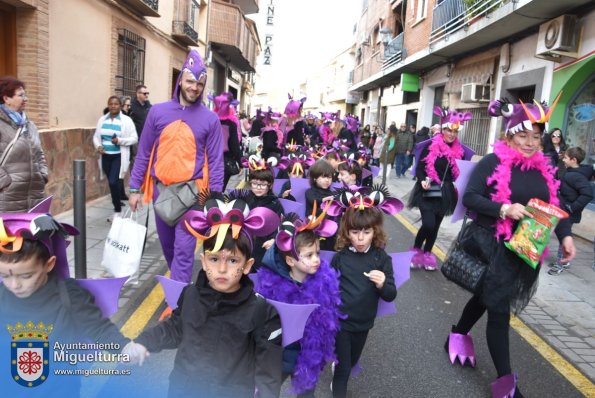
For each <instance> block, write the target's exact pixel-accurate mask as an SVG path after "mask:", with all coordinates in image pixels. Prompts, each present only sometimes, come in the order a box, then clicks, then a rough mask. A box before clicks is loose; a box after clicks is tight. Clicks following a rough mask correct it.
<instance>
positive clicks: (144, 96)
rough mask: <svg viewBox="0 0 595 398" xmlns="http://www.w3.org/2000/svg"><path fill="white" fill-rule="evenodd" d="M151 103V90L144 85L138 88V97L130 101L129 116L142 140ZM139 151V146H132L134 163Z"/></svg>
mask: <svg viewBox="0 0 595 398" xmlns="http://www.w3.org/2000/svg"><path fill="white" fill-rule="evenodd" d="M151 106H152V105H151V102H149V90H148V89H147V86H145V85H144V84H139V85H138V86H136V97H135V98H133V99H132V100H131V101H130V109H129V110H128V113H129V116H130V117H131V118H132V121H133V122H134V127H135V128H136V134H137V135H138V139H139V140H140V137H141V134H142V133H143V128H145V121H146V120H147V115H148V114H149V109H151ZM137 150H138V147H137V145H133V146H132V151H131V153H130V155H131V160H132V161H133V162H134V158H135V157H136V152H137Z"/></svg>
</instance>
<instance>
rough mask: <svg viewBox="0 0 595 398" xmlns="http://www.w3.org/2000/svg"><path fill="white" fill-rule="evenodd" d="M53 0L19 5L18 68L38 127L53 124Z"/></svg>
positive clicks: (28, 106) (29, 111)
mask: <svg viewBox="0 0 595 398" xmlns="http://www.w3.org/2000/svg"><path fill="white" fill-rule="evenodd" d="M48 1H49V0H37V2H36V6H37V8H17V25H16V28H17V70H18V71H19V72H18V76H17V78H18V79H19V80H22V81H23V82H24V83H25V85H26V91H27V96H28V98H29V101H28V104H27V114H28V115H29V117H30V118H31V119H32V120H35V123H36V125H37V127H38V128H40V129H43V128H47V127H48V126H49V113H48V110H49V102H48V101H49V95H48V94H49V84H48V81H49V14H48V12H49V5H48Z"/></svg>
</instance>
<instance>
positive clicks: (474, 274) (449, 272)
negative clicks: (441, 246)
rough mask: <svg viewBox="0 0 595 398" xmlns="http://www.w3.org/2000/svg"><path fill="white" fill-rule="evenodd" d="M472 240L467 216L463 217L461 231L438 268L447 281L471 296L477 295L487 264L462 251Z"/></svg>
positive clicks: (472, 234)
mask: <svg viewBox="0 0 595 398" xmlns="http://www.w3.org/2000/svg"><path fill="white" fill-rule="evenodd" d="M473 239H474V233H473V231H472V230H471V229H470V228H469V227H468V225H467V216H465V219H464V220H463V226H462V227H461V231H460V232H459V235H458V236H457V239H456V241H455V242H454V243H453V245H452V247H451V248H450V250H449V252H448V258H447V259H446V261H444V263H443V264H442V267H440V271H442V274H443V275H444V276H445V277H446V279H448V280H449V281H452V282H454V283H456V284H457V285H459V286H460V287H462V288H463V289H465V290H467V291H469V292H471V293H473V294H479V293H481V289H482V286H483V279H484V277H485V274H486V272H487V270H488V266H489V264H488V263H487V262H484V261H483V260H482V259H480V258H479V257H477V256H475V255H473V254H469V253H468V252H466V251H465V250H464V248H465V246H466V243H467V242H469V241H470V240H473ZM480 245H481V244H480Z"/></svg>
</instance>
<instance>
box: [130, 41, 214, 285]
mask: <svg viewBox="0 0 595 398" xmlns="http://www.w3.org/2000/svg"><path fill="white" fill-rule="evenodd" d="M206 78H207V73H206V68H205V66H204V63H203V61H202V59H201V57H200V55H199V54H198V53H197V52H196V51H194V50H192V51H190V54H188V58H187V59H186V62H184V65H183V66H182V73H180V76H179V77H178V81H177V82H176V88H175V91H174V95H173V98H172V99H171V100H170V101H167V102H163V103H160V104H156V105H154V106H153V107H152V108H151V110H150V111H149V114H148V115H147V120H146V122H145V127H144V128H143V132H142V135H141V139H140V141H139V145H138V153H137V155H136V160H135V162H134V168H133V169H132V176H131V178H130V192H131V195H130V197H129V203H130V208H131V209H132V211H135V210H136V208H137V207H141V206H142V202H141V200H142V198H141V194H140V193H141V187H143V188H144V189H143V190H144V191H148V192H144V194H145V200H144V202H145V203H148V202H149V201H150V200H151V198H152V199H153V200H155V199H156V198H157V195H158V192H157V189H153V194H152V195H151V194H150V191H151V188H154V187H155V186H154V185H153V184H156V182H157V181H158V180H160V181H161V182H163V183H164V184H165V185H169V184H172V183H175V182H181V181H188V180H198V181H199V182H201V181H202V178H203V165H205V155H206V159H207V163H206V166H207V168H208V181H202V184H203V186H204V185H206V184H207V183H208V184H209V188H210V189H211V190H212V191H222V190H223V141H222V133H221V123H220V122H219V118H218V117H217V114H215V113H214V112H212V111H211V110H209V109H208V108H207V107H206V106H205V105H204V104H203V103H202V94H203V90H204V87H205V83H206ZM172 129H175V130H179V132H180V137H181V136H182V134H183V133H184V132H185V133H188V131H191V133H192V135H193V136H194V143H193V144H194V146H195V147H196V150H195V158H196V159H195V162H194V165H193V167H194V169H193V170H192V171H191V170H187V172H186V173H185V176H182V177H180V174H184V173H180V172H179V171H176V167H179V163H178V165H177V166H176V165H174V164H172V165H171V168H170V167H168V166H167V165H165V166H163V167H162V166H157V167H156V163H157V162H159V161H160V160H161V159H163V158H165V157H166V155H167V154H166V153H165V150H164V151H163V154H162V155H163V156H162V158H161V159H160V153H159V148H160V137H161V135H162V134H165V132H167V133H168V134H171V132H172ZM173 133H174V137H177V135H175V134H176V133H177V131H174V132H173ZM154 146H155V153H154V156H151V153H152V150H153V147H154ZM169 146H170V147H172V148H175V147H178V148H179V147H184V148H186V147H188V145H186V144H185V143H183V142H180V143H178V144H176V143H174V145H169ZM191 146H192V145H191ZM164 148H165V147H164ZM168 150H169V149H168ZM153 158H154V159H153ZM150 160H152V162H151V165H149V162H150ZM182 163H183V162H182ZM149 166H150V176H151V177H152V182H150V183H149V184H145V185H143V180H144V178H145V173H146V171H147V169H148V167H149ZM163 170H166V171H168V170H171V171H170V173H171V174H170V175H168V176H167V177H168V178H167V181H164V174H163V173H164V172H163ZM188 177H189V178H188ZM180 178H181V179H180ZM151 185H153V186H151ZM155 224H156V226H157V233H158V235H159V240H160V242H161V248H162V249H163V254H164V256H165V259H166V261H167V265H168V266H169V268H170V270H171V279H174V280H177V281H180V282H185V283H189V282H190V281H191V279H192V265H193V263H194V249H195V247H196V238H194V237H193V236H192V235H190V234H188V232H186V231H185V230H184V228H183V227H182V225H181V223H178V224H176V225H175V226H173V227H170V226H169V225H167V224H166V223H165V222H164V221H162V220H161V219H160V218H159V216H158V215H157V214H155Z"/></svg>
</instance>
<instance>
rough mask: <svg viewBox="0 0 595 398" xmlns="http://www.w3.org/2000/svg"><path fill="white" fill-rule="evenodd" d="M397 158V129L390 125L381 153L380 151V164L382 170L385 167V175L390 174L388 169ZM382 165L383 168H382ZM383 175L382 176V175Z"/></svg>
mask: <svg viewBox="0 0 595 398" xmlns="http://www.w3.org/2000/svg"><path fill="white" fill-rule="evenodd" d="M396 156H397V127H396V126H393V125H391V126H390V127H389V128H388V136H387V137H386V138H385V139H384V144H383V146H382V151H380V164H381V167H382V169H383V170H384V168H385V167H386V175H387V176H388V175H389V174H390V169H391V167H392V165H393V164H394V162H395V157H396ZM382 165H384V166H382ZM383 173H384V171H383ZM383 175H384V174H383Z"/></svg>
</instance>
